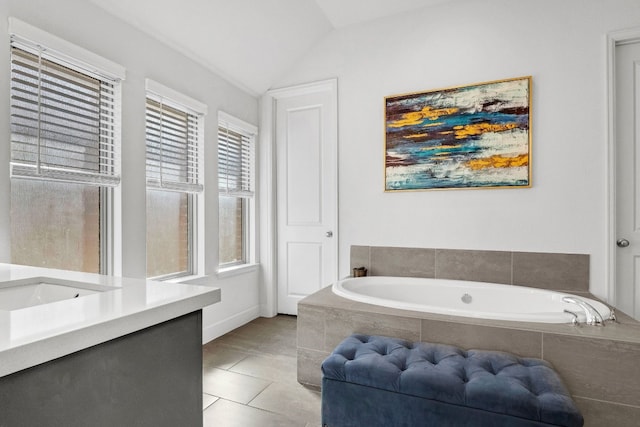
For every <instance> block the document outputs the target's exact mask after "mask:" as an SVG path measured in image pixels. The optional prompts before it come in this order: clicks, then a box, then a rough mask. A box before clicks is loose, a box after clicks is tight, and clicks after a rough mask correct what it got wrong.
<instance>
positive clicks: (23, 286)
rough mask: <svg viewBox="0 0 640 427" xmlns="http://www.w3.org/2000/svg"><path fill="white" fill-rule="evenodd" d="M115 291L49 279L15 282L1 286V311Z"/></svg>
mask: <svg viewBox="0 0 640 427" xmlns="http://www.w3.org/2000/svg"><path fill="white" fill-rule="evenodd" d="M114 289H118V288H115V287H111V286H104V285H95V284H92V283H82V282H73V281H67V280H60V279H53V278H47V277H32V278H29V279H22V280H13V281H9V282H4V283H1V284H0V310H4V311H12V310H19V309H22V308H27V307H33V306H36V305H41V304H49V303H52V302H57V301H62V300H67V299H74V298H81V297H84V296H87V295H93V294H95V293H98V292H105V291H109V290H114Z"/></svg>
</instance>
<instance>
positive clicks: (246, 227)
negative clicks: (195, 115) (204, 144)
mask: <svg viewBox="0 0 640 427" xmlns="http://www.w3.org/2000/svg"><path fill="white" fill-rule="evenodd" d="M221 128H227V129H229V130H231V131H233V132H236V133H240V134H242V135H243V136H245V137H247V138H248V139H249V140H250V147H251V148H250V149H251V154H250V165H249V168H250V170H249V174H250V178H249V180H250V183H251V184H250V185H251V188H250V189H249V192H250V193H251V194H250V195H249V194H247V193H246V194H243V195H237V194H235V195H234V194H233V193H225V192H221V190H220V182H219V180H220V171H218V174H217V180H218V216H219V215H220V197H221V196H227V197H236V198H242V199H243V206H242V217H243V218H242V221H243V227H242V234H243V236H242V246H243V247H242V253H243V260H242V261H236V262H229V263H220V256H219V255H218V260H217V273H218V276H227V275H231V274H234V273H236V272H240V271H244V270H245V269H247V268H252V267H253V266H255V264H256V263H257V245H256V231H257V228H256V196H255V193H256V191H255V183H256V180H255V177H256V175H257V161H256V158H257V156H256V153H257V141H258V127H257V126H255V125H252V124H250V123H248V122H245V121H244V120H241V119H239V118H237V117H235V116H232V115H230V114H228V113H226V112H224V111H218V126H217V132H218V139H217V141H216V152H217V158H218V168H219V167H220V151H219V150H220V134H219V133H220V129H221ZM220 226H221V225H220V221H218V236H220ZM219 253H220V239H218V254H219Z"/></svg>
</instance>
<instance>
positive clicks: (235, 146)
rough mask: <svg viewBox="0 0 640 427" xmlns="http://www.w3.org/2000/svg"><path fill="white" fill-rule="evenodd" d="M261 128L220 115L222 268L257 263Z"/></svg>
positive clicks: (220, 262) (220, 264)
mask: <svg viewBox="0 0 640 427" xmlns="http://www.w3.org/2000/svg"><path fill="white" fill-rule="evenodd" d="M256 134H257V128H256V127H255V126H253V125H250V124H248V123H245V122H243V121H241V120H239V119H236V118H234V117H232V116H230V115H228V114H225V113H223V112H220V113H219V115H218V191H219V223H218V228H219V252H218V253H219V261H218V262H219V267H220V268H225V267H232V266H236V265H241V264H247V263H250V262H254V260H253V259H252V258H253V254H252V248H251V246H252V245H251V242H252V237H253V236H252V234H253V233H252V230H253V228H254V216H253V212H254V207H253V205H254V165H255V159H254V150H255V149H254V146H255V138H256Z"/></svg>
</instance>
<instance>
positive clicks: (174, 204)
mask: <svg viewBox="0 0 640 427" xmlns="http://www.w3.org/2000/svg"><path fill="white" fill-rule="evenodd" d="M205 112H206V106H204V105H202V104H200V103H199V102H197V101H195V100H191V99H190V98H187V97H185V96H184V95H181V94H178V93H176V92H174V91H173V90H171V89H169V88H166V87H164V86H162V85H160V84H158V83H155V82H153V81H151V80H147V101H146V145H147V277H156V278H171V277H177V276H184V275H189V274H194V273H195V271H196V254H195V248H196V244H195V243H196V242H195V240H196V228H197V227H196V221H197V216H196V211H197V202H198V201H197V197H198V195H199V194H200V193H201V192H202V189H203V187H202V185H201V184H200V165H199V162H200V156H199V150H200V141H201V140H202V129H203V116H204V114H205Z"/></svg>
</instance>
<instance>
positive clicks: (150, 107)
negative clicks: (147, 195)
mask: <svg viewBox="0 0 640 427" xmlns="http://www.w3.org/2000/svg"><path fill="white" fill-rule="evenodd" d="M146 111H147V114H146V135H147V137H146V138H147V187H149V188H158V189H164V190H169V191H180V192H188V193H197V192H201V191H202V189H203V186H202V184H200V176H199V173H200V172H199V155H198V153H199V147H198V145H199V139H200V133H201V132H200V128H201V123H200V122H201V115H200V114H197V113H195V112H192V111H188V109H181V108H177V107H176V106H174V105H167V104H166V103H165V102H164V100H163V99H162V98H161V97H155V96H152V95H150V96H148V97H147V110H146Z"/></svg>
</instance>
